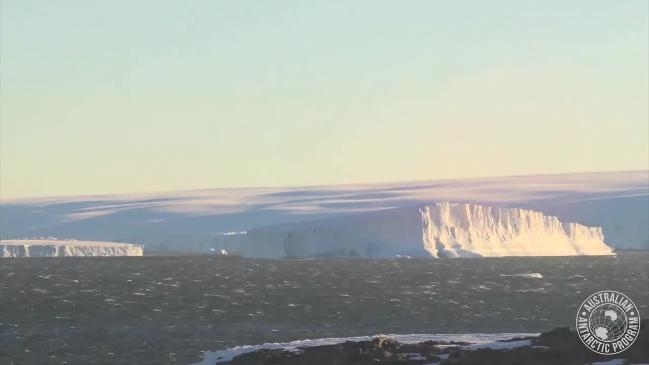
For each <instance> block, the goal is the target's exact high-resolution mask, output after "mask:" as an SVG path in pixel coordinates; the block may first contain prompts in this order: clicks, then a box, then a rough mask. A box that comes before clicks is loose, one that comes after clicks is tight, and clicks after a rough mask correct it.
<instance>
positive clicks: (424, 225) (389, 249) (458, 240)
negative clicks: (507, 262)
mask: <svg viewBox="0 0 649 365" xmlns="http://www.w3.org/2000/svg"><path fill="white" fill-rule="evenodd" d="M217 244H219V245H220V246H221V248H224V249H228V250H231V251H237V252H240V253H241V254H243V255H244V256H247V257H310V256H363V257H394V256H396V255H401V256H420V257H421V256H424V257H430V256H432V257H472V256H476V257H477V256H569V255H610V254H612V250H611V248H610V247H609V246H607V245H606V244H605V243H604V237H603V235H602V231H601V229H600V228H595V227H586V226H583V225H580V224H576V223H562V222H560V221H559V219H558V218H556V217H551V216H546V215H544V214H542V213H540V212H535V211H531V210H525V209H517V208H498V207H488V206H482V205H476V204H456V203H436V204H432V205H428V206H425V207H423V208H421V209H415V208H399V209H389V210H384V211H380V212H372V213H364V214H361V215H357V216H351V217H345V218H336V219H327V220H319V221H311V222H301V223H294V224H286V225H276V226H269V227H263V228H256V229H252V230H250V231H248V232H247V234H244V235H237V236H230V237H223V239H222V240H221V241H220V242H217Z"/></svg>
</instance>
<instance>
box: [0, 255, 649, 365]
mask: <svg viewBox="0 0 649 365" xmlns="http://www.w3.org/2000/svg"><path fill="white" fill-rule="evenodd" d="M647 282H649V253H647V252H635V253H622V254H620V255H618V256H579V257H515V258H514V257H511V258H467V259H407V258H402V259H390V260H370V259H302V260H251V259H236V258H220V257H215V256H159V257H153V256H151V257H147V256H145V257H110V258H81V257H79V258H31V259H1V260H0V363H2V364H37V363H38V364H40V363H51V364H93V363H110V364H165V363H171V364H189V363H193V362H197V361H200V360H201V358H202V352H203V351H208V350H221V349H226V348H230V347H234V346H239V345H256V344H261V343H266V342H288V341H295V340H302V339H318V338H329V337H353V336H368V335H375V334H387V333H393V334H414V333H416V334H449V333H463V334H471V333H501V332H526V333H536V332H542V331H547V330H551V329H553V328H556V327H567V326H570V327H574V320H575V314H576V313H575V312H576V310H577V308H578V306H579V305H580V304H581V302H582V301H583V300H584V299H585V298H586V297H587V296H588V295H589V294H591V293H593V292H596V291H599V290H603V289H611V290H617V291H620V292H623V293H625V294H627V295H628V296H630V297H631V298H632V299H633V300H634V301H635V303H636V305H637V306H638V308H639V310H640V312H641V314H642V317H644V318H647V317H649V290H648V288H647V286H646V285H647Z"/></svg>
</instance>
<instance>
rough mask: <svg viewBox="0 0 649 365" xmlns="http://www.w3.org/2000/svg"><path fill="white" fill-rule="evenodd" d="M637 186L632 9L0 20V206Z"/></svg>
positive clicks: (487, 5) (229, 5)
mask: <svg viewBox="0 0 649 365" xmlns="http://www.w3.org/2000/svg"><path fill="white" fill-rule="evenodd" d="M647 168H649V1H646V0H623V1H614V0H607V1H598V0H584V1H579V0H574V1H553V0H544V1H532V0H528V1H520V0H511V1H504V0H502V1H498V0H494V1H488V2H487V1H477V0H475V1H428V0H425V1H414V0H413V1H407V2H401V1H378V0H367V1H361V0H357V1H332V0H323V1H289V0H285V1H272V2H270V1H200V0H195V1H190V2H182V1H160V0H150V1H147V0H142V1H136V2H133V1H120V0H116V1H102V2H96V1H91V2H89V1H68V0H62V1H30V0H2V1H1V2H0V198H1V199H15V198H22V197H35V196H56V195H86V194H111V193H126V192H151V191H163V190H180V189H197V188H218V187H254V186H299V185H324V184H346V183H366V182H386V181H404V180H428V179H439V178H462V177H477V176H501V175H517V174H543V173H557V172H579V171H611V170H637V169H647Z"/></svg>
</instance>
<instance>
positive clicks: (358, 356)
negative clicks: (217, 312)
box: [215, 319, 649, 365]
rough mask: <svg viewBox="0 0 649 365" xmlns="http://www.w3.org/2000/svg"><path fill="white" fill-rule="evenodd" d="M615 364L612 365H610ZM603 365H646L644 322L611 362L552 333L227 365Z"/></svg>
mask: <svg viewBox="0 0 649 365" xmlns="http://www.w3.org/2000/svg"><path fill="white" fill-rule="evenodd" d="M614 359H618V360H617V362H612V360H614ZM598 362H605V363H607V362H608V364H638V363H649V319H643V320H642V324H641V331H640V335H639V337H638V338H637V340H636V342H635V343H634V345H633V346H631V348H630V349H629V350H627V351H625V352H623V353H621V354H618V355H613V356H604V355H598V354H595V353H593V352H591V351H589V350H588V349H587V348H586V347H585V346H584V345H583V344H582V343H581V342H580V340H579V338H578V337H577V334H576V333H575V332H574V331H571V330H570V329H569V328H567V327H565V328H557V329H555V330H552V331H550V332H546V333H542V334H541V335H539V336H536V337H525V338H513V339H510V340H505V341H498V342H493V343H489V344H478V345H476V344H471V343H467V342H455V341H451V342H446V341H425V342H421V343H415V344H406V343H399V342H397V341H395V340H393V339H391V338H389V337H384V336H381V337H377V338H374V339H372V340H371V341H360V342H352V341H348V342H343V343H340V344H335V345H324V346H313V347H303V348H297V349H262V350H257V351H253V352H249V353H244V354H240V355H238V356H235V357H234V358H232V359H231V361H223V360H221V361H219V360H217V361H216V362H215V363H227V364H231V365H267V364H268V365H269V364H273V365H298V364H309V365H361V364H390V365H393V364H395V365H396V364H436V365H445V364H457V365H474V364H475V365H478V364H512V365H513V364H580V365H583V364H591V363H598Z"/></svg>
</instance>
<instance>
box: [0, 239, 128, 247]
mask: <svg viewBox="0 0 649 365" xmlns="http://www.w3.org/2000/svg"><path fill="white" fill-rule="evenodd" d="M0 245H5V246H31V245H34V246H36V245H38V246H75V245H76V246H93V247H114V246H140V245H136V244H132V243H123V242H107V241H77V240H71V239H63V240H58V239H21V240H0Z"/></svg>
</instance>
